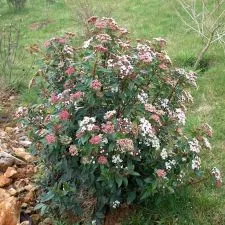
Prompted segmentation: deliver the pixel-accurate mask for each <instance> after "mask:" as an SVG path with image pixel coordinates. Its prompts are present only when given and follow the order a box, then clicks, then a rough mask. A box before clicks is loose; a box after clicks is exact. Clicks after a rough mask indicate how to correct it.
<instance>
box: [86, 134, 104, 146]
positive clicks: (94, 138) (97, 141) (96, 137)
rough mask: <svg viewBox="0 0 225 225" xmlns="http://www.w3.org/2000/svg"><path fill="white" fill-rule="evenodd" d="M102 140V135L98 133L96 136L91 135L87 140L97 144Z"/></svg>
mask: <svg viewBox="0 0 225 225" xmlns="http://www.w3.org/2000/svg"><path fill="white" fill-rule="evenodd" d="M101 141H102V137H101V136H100V135H96V136H93V137H91V139H90V140H89V142H90V143H91V144H92V145H98V144H100V143H101Z"/></svg>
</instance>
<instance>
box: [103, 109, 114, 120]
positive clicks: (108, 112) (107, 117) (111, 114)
mask: <svg viewBox="0 0 225 225" xmlns="http://www.w3.org/2000/svg"><path fill="white" fill-rule="evenodd" d="M115 114H116V110H112V111H107V112H106V113H105V115H104V119H105V120H108V119H110V118H111V117H112V116H114V115H115Z"/></svg>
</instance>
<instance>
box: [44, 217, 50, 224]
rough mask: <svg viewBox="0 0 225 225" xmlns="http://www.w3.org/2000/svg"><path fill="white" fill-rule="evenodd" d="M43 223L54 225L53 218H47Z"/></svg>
mask: <svg viewBox="0 0 225 225" xmlns="http://www.w3.org/2000/svg"><path fill="white" fill-rule="evenodd" d="M43 223H44V224H46V225H52V220H51V218H45V219H44V221H43Z"/></svg>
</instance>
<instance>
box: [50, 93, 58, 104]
mask: <svg viewBox="0 0 225 225" xmlns="http://www.w3.org/2000/svg"><path fill="white" fill-rule="evenodd" d="M58 100H59V98H58V96H57V95H56V94H55V93H52V94H51V99H50V102H51V103H53V104H54V103H57V102H58Z"/></svg>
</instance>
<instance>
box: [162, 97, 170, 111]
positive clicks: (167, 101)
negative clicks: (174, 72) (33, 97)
mask: <svg viewBox="0 0 225 225" xmlns="http://www.w3.org/2000/svg"><path fill="white" fill-rule="evenodd" d="M160 104H161V106H162V108H165V109H167V108H169V106H168V104H169V99H167V98H164V99H162V100H161V101H160Z"/></svg>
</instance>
